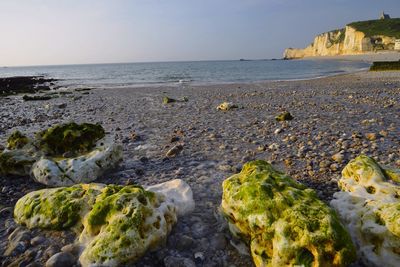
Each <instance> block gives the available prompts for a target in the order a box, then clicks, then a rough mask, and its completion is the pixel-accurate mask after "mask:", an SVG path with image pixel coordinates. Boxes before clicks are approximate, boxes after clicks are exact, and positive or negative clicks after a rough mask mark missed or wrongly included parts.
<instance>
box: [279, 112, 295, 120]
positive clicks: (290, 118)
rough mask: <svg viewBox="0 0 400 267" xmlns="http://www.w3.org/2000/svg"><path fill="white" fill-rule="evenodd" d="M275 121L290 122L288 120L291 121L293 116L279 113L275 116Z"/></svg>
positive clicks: (287, 113)
mask: <svg viewBox="0 0 400 267" xmlns="http://www.w3.org/2000/svg"><path fill="white" fill-rule="evenodd" d="M275 120H276V121H290V120H293V116H292V114H290V113H289V112H284V113H281V114H279V115H278V116H276V117H275Z"/></svg>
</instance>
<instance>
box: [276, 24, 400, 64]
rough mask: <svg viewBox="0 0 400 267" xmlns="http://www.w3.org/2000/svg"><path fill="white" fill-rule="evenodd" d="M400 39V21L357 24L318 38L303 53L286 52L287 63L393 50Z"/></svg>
mask: <svg viewBox="0 0 400 267" xmlns="http://www.w3.org/2000/svg"><path fill="white" fill-rule="evenodd" d="M399 38H400V19H386V20H371V21H362V22H354V23H350V24H348V25H347V26H346V27H345V28H343V29H339V30H333V31H329V32H325V33H322V34H319V35H317V36H316V37H315V38H314V42H313V43H311V44H310V45H309V46H307V47H306V48H304V49H297V48H287V49H286V50H285V52H284V55H283V57H284V58H285V59H294V58H303V57H313V56H336V55H355V54H363V53H367V52H375V51H380V50H394V49H395V41H396V39H399Z"/></svg>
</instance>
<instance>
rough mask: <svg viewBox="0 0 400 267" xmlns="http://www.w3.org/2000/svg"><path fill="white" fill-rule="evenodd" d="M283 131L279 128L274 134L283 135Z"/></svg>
mask: <svg viewBox="0 0 400 267" xmlns="http://www.w3.org/2000/svg"><path fill="white" fill-rule="evenodd" d="M282 131H283V129H282V128H278V129H276V130H275V131H274V134H279V133H281V132H282Z"/></svg>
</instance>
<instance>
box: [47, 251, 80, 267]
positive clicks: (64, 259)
mask: <svg viewBox="0 0 400 267" xmlns="http://www.w3.org/2000/svg"><path fill="white" fill-rule="evenodd" d="M75 262H76V259H75V257H74V256H73V255H72V254H71V253H69V252H59V253H56V254H54V255H53V256H51V257H50V258H49V259H48V260H47V261H46V267H71V266H72V265H74V263H75Z"/></svg>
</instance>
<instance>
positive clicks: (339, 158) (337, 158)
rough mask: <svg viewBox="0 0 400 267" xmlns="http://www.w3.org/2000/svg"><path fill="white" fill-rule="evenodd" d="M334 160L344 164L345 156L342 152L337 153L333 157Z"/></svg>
mask: <svg viewBox="0 0 400 267" xmlns="http://www.w3.org/2000/svg"><path fill="white" fill-rule="evenodd" d="M332 159H333V160H334V161H336V162H338V163H342V162H343V160H344V154H343V153H342V152H339V153H336V154H334V155H333V156H332Z"/></svg>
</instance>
